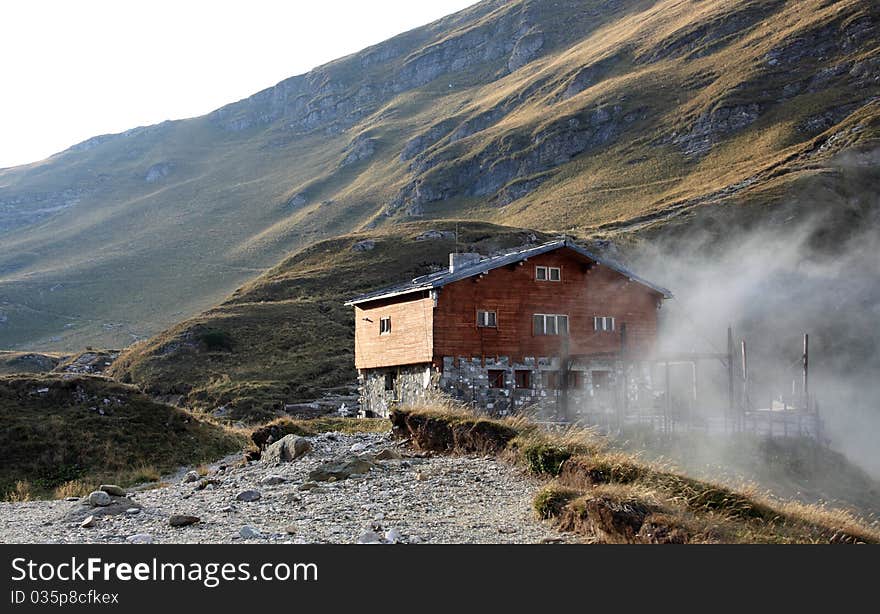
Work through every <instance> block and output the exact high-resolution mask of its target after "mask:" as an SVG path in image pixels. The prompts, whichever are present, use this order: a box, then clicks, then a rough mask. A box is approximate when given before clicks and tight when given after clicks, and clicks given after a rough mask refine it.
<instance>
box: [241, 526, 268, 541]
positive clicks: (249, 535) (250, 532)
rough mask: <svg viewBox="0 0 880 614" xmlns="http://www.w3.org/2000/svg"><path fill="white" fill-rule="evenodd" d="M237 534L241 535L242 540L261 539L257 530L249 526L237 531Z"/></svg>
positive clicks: (261, 534) (260, 533)
mask: <svg viewBox="0 0 880 614" xmlns="http://www.w3.org/2000/svg"><path fill="white" fill-rule="evenodd" d="M238 534H239V535H241V537H242V539H260V538H262V537H263V533H262V532H261V531H260V530H259V529H257V528H254V527H252V526H250V525H249V524H248V525H245V526H243V527H242V528H241V529H239V530H238Z"/></svg>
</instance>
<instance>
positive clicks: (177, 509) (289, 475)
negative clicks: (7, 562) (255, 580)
mask: <svg viewBox="0 0 880 614" xmlns="http://www.w3.org/2000/svg"><path fill="white" fill-rule="evenodd" d="M311 442H312V445H313V450H312V451H311V452H310V453H309V454H307V455H306V456H304V457H301V458H299V459H297V460H294V461H292V462H288V463H281V464H275V465H269V464H266V463H263V462H259V461H258V462H252V463H250V464H249V465H247V466H233V463H237V461H238V460H239V458H240V457H231V458H229V459H227V460H226V461H225V464H227V465H228V467H226V468H221V467H223V465H224V463H222V462H221V463H217V464H215V465H213V466H212V467H211V471H210V473H209V475H208V476H206V477H207V478H213V479H216V480H217V481H218V483H217V484H216V485H214V484H212V485H209V486H207V488H204V489H202V490H198V489H197V488H196V487H197V485H198V484H199V483H198V482H190V483H182V482H181V480H182V478H183V474H184V473H185V472H183V471H182V472H180V473H179V474H177V475H175V476H171V477H170V478H168V480H170V481H171V482H170V484H169V485H168V486H166V487H162V488H156V489H152V490H140V491H135V492H132V493H131V494H129V495H128V498H129V499H130V501H129V500H126V499H125V498H121V499H116V498H114V499H115V501H116V504H114V506H112V507H111V508H107V509H105V508H97V507H91V506H89V505H87V504H84V503H83V502H82V501H34V502H27V503H0V542H4V543H16V542H29V543H42V542H56V543H125V542H126V541H129V542H131V541H135V542H136V541H147V542H155V543H218V542H233V543H240V542H266V541H269V542H277V543H357V542H358V541H361V542H369V541H381V542H384V543H388V542H399V543H536V542H542V541H543V542H547V541H551V542H553V541H569V540H571V539H572V538H571V537H568V536H565V535H564V534H561V533H558V532H556V531H554V530H553V529H552V528H551V527H550V526H549V525H546V524H544V523H541V522H540V521H538V520H536V519H535V517H534V513H533V511H532V509H531V500H532V497H533V496H534V493H535V491H536V490H537V489H538V488H539V486H540V484H539V482H538V481H537V480H535V479H534V478H532V477H530V476H528V475H525V474H524V473H523V472H521V471H520V470H519V469H517V468H515V467H513V466H511V465H508V464H506V463H503V462H500V461H498V460H496V459H494V458H492V457H474V456H430V457H425V458H419V457H417V456H415V455H414V454H413V453H412V451H411V450H408V449H407V448H405V447H399V445H398V444H395V443H394V442H392V441H391V440H390V439H389V437H388V436H387V435H381V434H356V435H343V434H339V433H325V434H322V435H319V436H317V437H314V438H311ZM385 448H393V449H395V450H397V451H399V452H401V453H402V455H403V458H402V459H392V460H384V461H377V462H376V467H375V468H373V469H372V470H370V471H368V472H367V473H365V474H363V475H362V476H360V477H358V476H354V477H352V478H349V479H345V480H340V481H335V482H333V481H331V482H321V483H320V484H319V486H318V487H317V488H313V489H311V490H301V489H300V486H301V485H302V484H304V483H306V482H307V481H308V478H307V474H308V472H309V471H310V470H312V469H314V468H315V467H316V466H318V465H319V464H321V463H323V462H326V461H329V460H332V459H334V458H337V457H339V456H342V455H345V454H351V453H352V452H356V453H359V454H368V453H372V454H375V453H377V452H379V451H380V450H383V449H385ZM268 476H280V477H281V478H284V480H285V481H284V482H282V483H280V484H274V485H268V484H266V483H262V482H261V480H263V479H264V478H267V477H268ZM277 479H278V478H276V480H277ZM245 490H257V491H259V492H260V495H261V497H260V499H259V500H257V501H252V502H244V501H239V500H237V498H236V497H237V495H238V494H239V493H241V492H242V491H245ZM135 506H141V509H140V510H139V511H137V513H135V512H134V511H132V510H131V508H134V507H135ZM111 509H116V510H118V511H119V512H120V513H116V514H108V515H104V516H99V517H96V518H95V520H94V522H93V526H91V527H88V528H85V527H81V526H80V525H81V524H82V522H83V520H84V519H85V518H86V517H88V516H89V515H92V514H94V513H95V512H101V511H109V510H111ZM125 510H128V512H126V511H125ZM178 514H179V515H192V516H197V517H198V518H199V519H200V522H198V523H196V524H193V525H190V526H185V527H177V528H176V527H171V526H170V525H169V518H170V517H171V516H172V515H178ZM135 536H139V537H135Z"/></svg>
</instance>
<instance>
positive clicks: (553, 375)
mask: <svg viewBox="0 0 880 614" xmlns="http://www.w3.org/2000/svg"><path fill="white" fill-rule="evenodd" d="M543 374H544V388H547V389H549V390H561V389H562V381H563V373H562V371H544V372H543ZM564 375H565V384H566V387H567V388H568V389H569V390H580V389H581V388H583V387H584V374H583V373H582V372H581V371H569V372H567V373H565V374H564Z"/></svg>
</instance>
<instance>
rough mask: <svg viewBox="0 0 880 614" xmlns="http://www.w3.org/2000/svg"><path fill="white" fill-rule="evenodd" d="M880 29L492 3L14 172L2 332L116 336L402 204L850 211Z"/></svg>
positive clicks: (7, 186)
mask: <svg viewBox="0 0 880 614" xmlns="http://www.w3.org/2000/svg"><path fill="white" fill-rule="evenodd" d="M878 27H880V26H878V10H877V6H876V3H874V2H872V1H871V0H749V1H741V0H699V1H698V0H515V1H512V2H506V1H501V0H487V1H485V2H482V3H479V4H477V5H474V6H473V7H470V8H468V9H466V10H464V11H462V12H460V13H457V14H455V15H452V16H449V17H447V18H444V19H442V20H439V21H437V22H435V23H432V24H429V25H427V26H425V27H422V28H418V29H415V30H413V31H411V32H407V33H404V34H401V35H400V36H397V37H395V38H393V39H390V40H388V41H386V42H384V43H381V44H379V45H375V46H373V47H370V48H368V49H365V50H363V51H362V52H360V53H356V54H353V55H351V56H348V57H345V58H342V59H340V60H337V61H335V62H331V63H330V64H327V65H325V66H321V67H318V68H316V69H315V70H313V71H311V72H310V73H308V74H305V75H300V76H297V77H292V78H290V79H287V80H285V81H282V82H281V83H279V84H278V85H277V86H275V87H273V88H269V89H268V90H265V91H263V92H259V93H257V94H255V95H254V96H252V97H250V98H248V99H245V100H242V101H239V102H237V103H234V104H231V105H228V106H226V107H224V108H222V109H218V110H217V111H215V112H213V113H211V114H209V115H206V116H204V117H199V118H194V119H188V120H183V121H175V122H165V123H163V124H159V125H156V126H150V127H144V128H136V129H134V130H131V131H128V132H126V133H123V134H120V135H109V136H102V137H96V138H95V139H91V140H89V141H86V142H85V143H82V144H79V145H77V146H75V147H72V148H71V149H69V150H67V151H65V152H62V153H60V154H57V155H56V156H53V157H52V158H49V159H48V160H45V161H43V162H39V163H35V164H32V165H27V166H24V167H17V168H13V169H5V170H0V244H2V246H3V247H2V249H0V346H3V347H7V348H12V349H22V348H27V349H40V348H43V349H67V350H74V349H79V348H81V347H82V346H84V345H87V344H90V345H96V346H101V347H122V346H124V345H127V344H129V343H131V342H132V341H133V340H137V339H141V338H144V337H146V336H149V335H150V334H153V333H155V332H158V331H160V330H162V329H164V328H166V327H167V326H169V325H171V324H173V323H174V322H177V321H180V320H181V319H183V318H185V317H188V316H191V315H192V314H195V313H198V312H200V311H202V310H204V309H207V308H209V307H210V306H211V305H214V304H216V303H217V302H218V301H220V300H221V299H222V298H223V297H224V296H226V295H228V294H229V293H230V292H231V291H232V290H233V289H234V288H236V287H238V286H240V285H242V284H243V283H245V282H246V281H247V280H249V279H252V278H253V277H254V276H255V275H257V274H259V273H260V272H261V271H263V270H265V269H266V268H267V267H269V266H272V265H274V264H276V263H277V262H278V261H279V260H280V259H281V258H282V257H283V255H284V254H286V253H290V252H292V251H295V250H296V249H298V248H301V247H303V246H306V245H310V244H312V243H314V242H316V241H319V240H322V239H327V238H330V237H334V236H339V235H343V234H346V233H350V232H356V231H365V230H367V229H377V230H378V229H385V228H387V227H391V226H394V225H396V224H398V223H400V222H402V221H406V220H411V219H413V218H429V219H472V220H481V221H488V222H500V223H504V224H512V225H517V226H522V227H530V228H540V229H543V230H547V231H551V232H558V231H560V230H569V231H576V232H577V233H578V234H582V235H589V234H601V235H605V236H608V235H616V234H618V233H621V232H626V233H631V232H633V231H644V230H650V231H655V230H657V229H658V228H660V229H662V228H664V227H665V226H666V225H668V224H669V223H670V222H671V221H678V220H679V219H682V218H689V217H690V216H694V215H703V214H702V213H701V212H702V211H703V210H711V211H712V216H715V215H716V213H717V215H718V216H719V218H718V219H719V220H720V221H716V222H715V225H714V231H715V232H717V233H722V234H723V233H725V232H727V228H726V227H725V223H726V221H727V220H728V219H731V218H733V219H735V220H737V221H738V222H743V221H745V222H748V223H756V222H758V221H760V220H761V219H764V218H766V217H767V216H768V215H772V214H773V212H774V211H775V210H776V209H777V208H778V205H779V204H780V203H786V202H790V201H791V202H793V204H792V205H791V206H792V207H794V208H795V209H796V210H797V211H798V212H800V213H806V212H809V211H811V210H815V209H817V208H825V209H827V208H835V207H837V206H838V205H840V204H845V202H846V200H845V198H844V197H843V196H842V195H841V194H840V189H839V188H840V186H842V185H845V184H846V183H847V178H846V177H845V175H844V174H843V173H842V172H841V170H840V169H841V164H842V162H841V160H852V159H855V160H862V162H859V164H868V165H871V164H874V163H873V162H871V160H876V150H877V134H878V123H877V121H878V117H880V113H878V111H880V102H878V100H877V96H878V95H880V54H878V41H880V35H878ZM852 156H854V158H853V157H852ZM874 166H876V164H874ZM817 183H818V184H820V185H822V186H824V187H825V188H826V192H827V193H828V194H830V195H832V198H831V200H822V201H819V200H817V199H812V198H804V199H801V198H795V197H797V196H799V195H802V194H804V193H806V194H810V193H812V186H814V185H816V184H817ZM865 185H866V189H867V190H869V191H871V192H872V193H874V194H876V192H877V189H876V184H875V183H872V182H870V181H865ZM839 221H840V224H839V225H838V226H835V227H834V228H831V229H829V233H830V235H831V236H835V235H836V234H837V233H839V232H845V231H846V229H847V221H846V219H845V218H844V219H841V220H839ZM381 232H384V230H382V231H381ZM304 317H314V318H317V317H318V315H315V314H312V315H311V316H308V315H306V316H304Z"/></svg>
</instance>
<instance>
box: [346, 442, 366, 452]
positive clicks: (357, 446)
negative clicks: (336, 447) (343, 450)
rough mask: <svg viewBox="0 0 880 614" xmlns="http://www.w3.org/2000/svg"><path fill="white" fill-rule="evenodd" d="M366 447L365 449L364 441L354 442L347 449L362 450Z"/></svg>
mask: <svg viewBox="0 0 880 614" xmlns="http://www.w3.org/2000/svg"><path fill="white" fill-rule="evenodd" d="M366 449H367V444H365V443H354V444H352V445H351V447H350V448H349V450H351V451H352V452H363V451H364V450H366Z"/></svg>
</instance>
